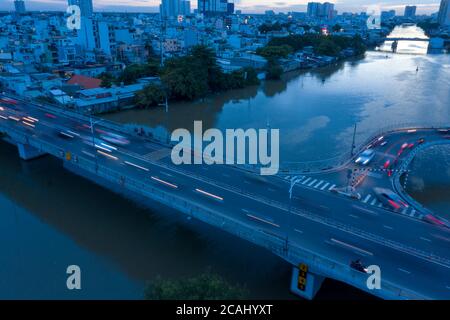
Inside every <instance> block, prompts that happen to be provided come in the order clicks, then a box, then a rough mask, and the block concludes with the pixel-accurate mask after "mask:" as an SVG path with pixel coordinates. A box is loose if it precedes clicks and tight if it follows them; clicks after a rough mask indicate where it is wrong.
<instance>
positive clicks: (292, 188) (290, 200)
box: [286, 176, 302, 251]
mask: <svg viewBox="0 0 450 320" xmlns="http://www.w3.org/2000/svg"><path fill="white" fill-rule="evenodd" d="M301 180H302V179H301V178H300V177H297V176H295V177H292V178H291V181H290V182H291V186H290V188H289V216H288V229H287V240H286V251H287V247H288V246H287V244H288V242H289V230H290V226H291V215H292V213H291V208H292V197H293V193H294V187H295V185H296V184H297V183H299V182H300V181H301Z"/></svg>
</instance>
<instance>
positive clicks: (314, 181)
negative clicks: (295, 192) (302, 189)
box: [308, 179, 317, 187]
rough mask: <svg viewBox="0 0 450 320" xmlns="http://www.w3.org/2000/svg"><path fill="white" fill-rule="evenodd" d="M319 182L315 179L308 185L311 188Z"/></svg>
mask: <svg viewBox="0 0 450 320" xmlns="http://www.w3.org/2000/svg"><path fill="white" fill-rule="evenodd" d="M316 182H317V179H314V180H313V181H311V182H310V183H309V184H308V187H311V186H312V185H313V184H314V183H316Z"/></svg>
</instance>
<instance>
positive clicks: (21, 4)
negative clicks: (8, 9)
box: [14, 0, 26, 14]
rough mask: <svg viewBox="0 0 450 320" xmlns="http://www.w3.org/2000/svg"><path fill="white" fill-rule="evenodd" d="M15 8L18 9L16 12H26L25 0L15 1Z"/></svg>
mask: <svg viewBox="0 0 450 320" xmlns="http://www.w3.org/2000/svg"><path fill="white" fill-rule="evenodd" d="M14 8H15V9H16V13H18V14H23V13H25V11H26V9H25V1H23V0H15V1H14Z"/></svg>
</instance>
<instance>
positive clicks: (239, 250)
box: [0, 142, 368, 299]
mask: <svg viewBox="0 0 450 320" xmlns="http://www.w3.org/2000/svg"><path fill="white" fill-rule="evenodd" d="M0 148H1V149H0V150H1V151H2V154H1V157H0V166H1V168H2V170H1V171H0V250H1V252H2V254H1V255H0V299H1V298H20V299H30V298H34V299H36V298H41V299H47V298H54V299H55V298H59V299H60V298H64V299H66V298H77V299H78V298H84V299H87V298H89V299H93V298H96V299H100V298H101V299H105V298H109V299H116V298H121V299H139V298H141V297H142V293H143V288H144V285H145V283H146V282H147V281H148V280H150V281H151V280H152V279H154V278H155V277H156V276H157V275H161V276H163V277H165V278H179V277H185V276H192V275H198V274H200V273H202V272H204V271H205V270H207V269H208V268H211V270H212V271H214V272H217V273H219V274H221V275H222V276H224V277H225V278H226V279H227V280H228V281H230V282H231V283H241V284H245V285H246V286H247V287H248V289H249V291H250V298H255V299H256V298H265V299H269V298H275V299H277V298H283V299H291V298H293V296H291V295H290V293H289V287H288V284H289V281H290V271H291V270H290V267H289V265H288V264H287V263H285V262H284V261H282V260H281V259H279V258H277V257H275V256H274V255H272V254H270V253H269V252H267V251H265V250H263V249H261V248H259V247H257V246H254V245H252V244H250V243H248V242H246V241H243V240H239V239H238V238H236V237H234V236H232V235H229V234H227V233H224V232H220V230H218V229H216V228H212V227H210V226H207V225H204V224H202V223H200V222H198V221H196V220H186V219H185V217H184V215H181V214H179V213H177V212H175V211H173V210H170V209H168V208H166V207H162V206H160V205H158V204H156V203H155V204H154V206H152V209H151V210H149V209H147V208H144V207H141V206H139V204H136V203H135V202H132V201H128V200H125V199H123V198H122V197H120V196H115V195H114V194H112V193H111V192H109V191H107V190H105V189H103V188H100V187H98V186H96V185H93V184H92V183H90V182H88V181H86V180H84V179H82V178H80V177H78V176H75V175H73V174H71V173H69V172H67V171H65V170H64V169H63V168H62V167H61V166H60V165H59V164H58V160H56V159H53V158H50V157H45V158H41V159H38V160H35V161H32V162H27V163H25V162H22V161H20V160H19V159H18V156H17V150H16V149H15V148H14V147H11V146H9V145H7V144H5V143H3V142H1V143H0ZM49 173H50V174H49ZM18 204H20V205H18ZM71 264H77V265H79V266H80V267H81V270H82V288H83V289H82V290H81V291H78V292H70V291H68V290H67V289H66V287H65V284H66V273H65V270H66V268H67V266H68V265H71ZM337 292H339V294H341V292H342V295H340V296H342V297H347V298H349V297H355V298H367V297H368V296H367V295H365V294H362V293H360V292H359V291H358V290H356V289H352V288H349V287H348V286H344V285H343V284H339V283H336V282H334V281H327V282H325V283H324V290H322V291H321V293H320V295H319V298H326V297H330V296H331V297H332V296H334V297H335V296H336V295H337Z"/></svg>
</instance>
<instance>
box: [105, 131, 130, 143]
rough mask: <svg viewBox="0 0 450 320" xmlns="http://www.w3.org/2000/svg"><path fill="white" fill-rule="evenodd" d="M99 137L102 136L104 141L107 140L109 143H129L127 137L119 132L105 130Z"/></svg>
mask: <svg viewBox="0 0 450 320" xmlns="http://www.w3.org/2000/svg"><path fill="white" fill-rule="evenodd" d="M100 138H102V139H103V140H105V141H108V142H109V143H112V144H115V145H119V146H126V145H129V144H130V140H128V139H127V138H125V137H123V136H121V135H119V134H115V133H110V132H106V133H104V134H102V135H100Z"/></svg>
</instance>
